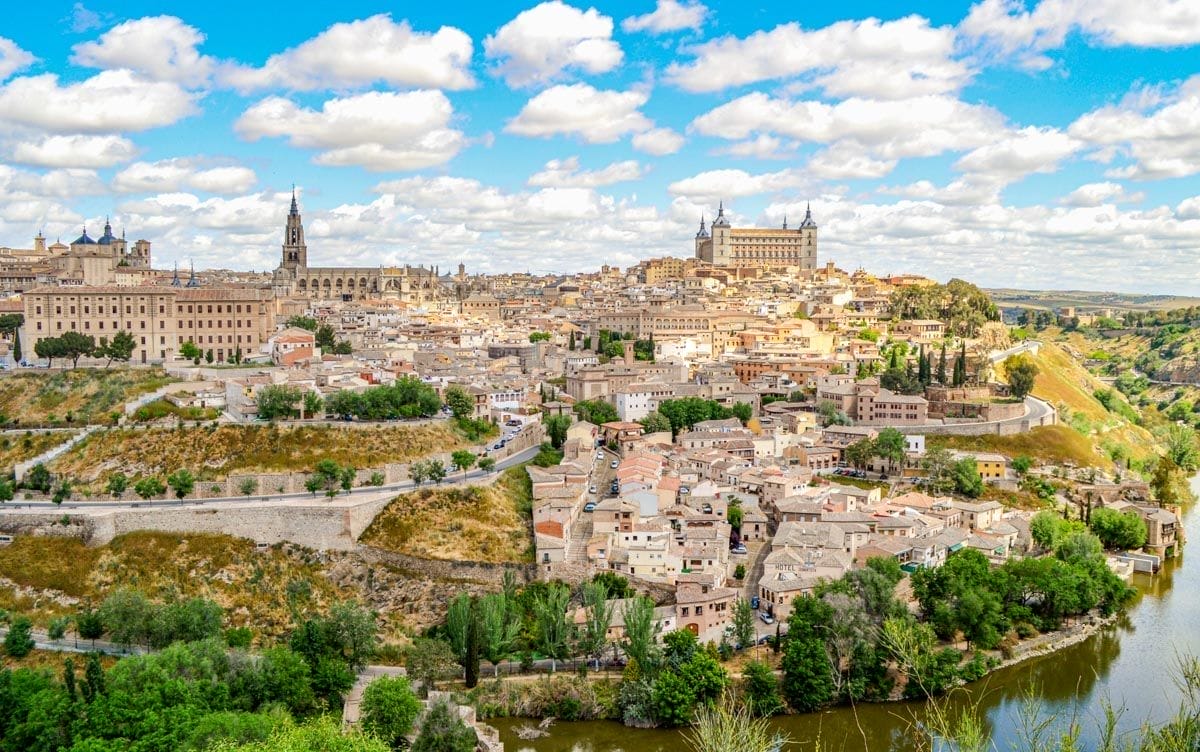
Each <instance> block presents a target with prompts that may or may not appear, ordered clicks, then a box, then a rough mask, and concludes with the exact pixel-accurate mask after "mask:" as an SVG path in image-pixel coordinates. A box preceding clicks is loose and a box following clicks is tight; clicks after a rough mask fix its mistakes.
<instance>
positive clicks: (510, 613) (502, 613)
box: [477, 592, 521, 676]
mask: <svg viewBox="0 0 1200 752" xmlns="http://www.w3.org/2000/svg"><path fill="white" fill-rule="evenodd" d="M477 609H478V620H479V632H480V647H481V650H480V652H481V654H482V656H483V657H484V658H485V659H486V660H487V662H488V663H490V664H492V669H493V673H494V674H495V675H496V676H499V675H500V664H501V663H502V662H504V661H506V660H508V657H509V656H511V655H512V654H513V650H514V649H515V648H516V644H517V639H518V637H520V634H521V620H520V615H519V613H518V611H517V607H516V604H515V603H513V602H512V601H511V600H510V598H509V596H508V595H507V594H506V593H503V592H501V593H491V594H489V595H485V596H483V597H482V598H480V599H479V602H478V604H477Z"/></svg>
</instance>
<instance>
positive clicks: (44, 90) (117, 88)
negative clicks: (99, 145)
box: [0, 70, 196, 133]
mask: <svg viewBox="0 0 1200 752" xmlns="http://www.w3.org/2000/svg"><path fill="white" fill-rule="evenodd" d="M195 112H196V95H194V94H191V93H189V92H187V91H184V90H183V89H182V88H180V86H179V85H178V84H175V83H172V82H166V81H160V82H154V81H146V80H145V79H142V78H139V77H138V76H136V75H135V74H133V73H132V72H130V71H127V70H112V71H102V72H100V73H97V74H96V75H95V76H92V77H91V78H88V79H86V80H84V81H80V82H79V83H74V84H68V85H66V86H60V85H59V83H58V76H56V75H54V74H53V73H44V74H42V75H40V76H22V77H20V78H14V79H13V80H11V81H9V82H8V83H6V84H4V85H3V86H0V122H4V121H7V122H8V123H11V124H14V125H23V126H29V127H32V128H39V129H43V130H46V131H49V132H52V133H111V132H116V131H141V130H146V129H147V128H157V127H160V126H164V125H170V124H171V123H174V122H176V121H178V120H180V119H182V118H184V117H187V116H188V115H191V114H193V113H195Z"/></svg>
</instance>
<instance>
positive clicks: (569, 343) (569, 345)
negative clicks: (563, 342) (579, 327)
mask: <svg viewBox="0 0 1200 752" xmlns="http://www.w3.org/2000/svg"><path fill="white" fill-rule="evenodd" d="M567 349H568V350H574V349H575V332H571V339H570V340H568V341H567Z"/></svg>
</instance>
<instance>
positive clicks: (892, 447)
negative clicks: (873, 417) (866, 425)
mask: <svg viewBox="0 0 1200 752" xmlns="http://www.w3.org/2000/svg"><path fill="white" fill-rule="evenodd" d="M906 446H907V442H905V440H904V434H902V433H900V432H899V431H897V430H896V429H895V428H891V427H888V428H884V429H883V430H881V431H880V432H879V435H878V436H876V437H875V441H874V453H875V456H876V457H879V458H880V459H882V460H886V461H887V463H888V467H889V469H895V467H896V466H897V465H903V464H904V457H905V447H906Z"/></svg>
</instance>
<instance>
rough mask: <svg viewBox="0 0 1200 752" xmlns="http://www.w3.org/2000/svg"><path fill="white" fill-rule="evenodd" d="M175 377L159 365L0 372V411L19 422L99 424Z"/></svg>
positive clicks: (36, 423) (37, 423) (35, 423)
mask: <svg viewBox="0 0 1200 752" xmlns="http://www.w3.org/2000/svg"><path fill="white" fill-rule="evenodd" d="M172 381H176V379H173V378H171V377H169V376H167V375H166V374H165V373H164V372H163V371H162V369H159V368H115V369H103V368H79V369H75V370H71V371H58V372H49V371H41V372H36V373H35V372H20V373H5V374H3V375H0V412H2V413H4V414H5V415H6V416H8V417H9V418H11V419H14V420H17V421H19V422H20V424H22V425H24V424H33V425H41V424H45V423H50V422H52V419H53V420H55V421H59V422H68V421H67V416H68V415H70V416H71V419H72V420H71V421H70V422H73V423H77V424H81V423H88V422H103V421H105V420H106V419H107V416H108V414H109V413H110V412H112V411H114V410H119V409H120V408H121V407H122V406H123V405H124V404H125V403H126V402H128V401H129V400H131V399H133V398H134V397H137V396H138V395H141V394H145V393H146V392H152V391H154V390H155V389H158V388H159V387H162V386H165V385H166V384H169V383H171V382H172Z"/></svg>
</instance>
